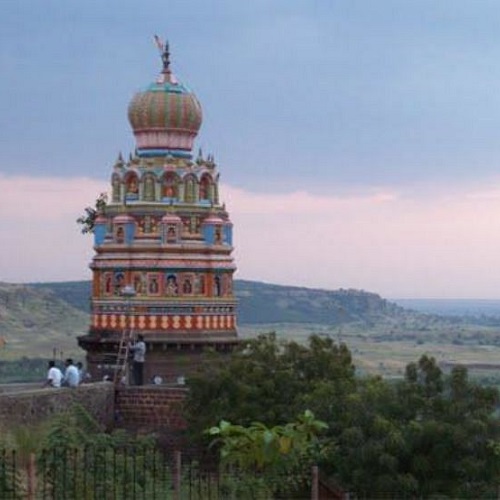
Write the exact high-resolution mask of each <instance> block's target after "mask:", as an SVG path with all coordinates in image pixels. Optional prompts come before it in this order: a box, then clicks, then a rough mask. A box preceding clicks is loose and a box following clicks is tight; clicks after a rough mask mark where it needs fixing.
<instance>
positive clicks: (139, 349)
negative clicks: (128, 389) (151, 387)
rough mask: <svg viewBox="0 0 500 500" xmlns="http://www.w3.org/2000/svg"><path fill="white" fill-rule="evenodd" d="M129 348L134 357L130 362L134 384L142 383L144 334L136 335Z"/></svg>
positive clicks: (144, 356)
mask: <svg viewBox="0 0 500 500" xmlns="http://www.w3.org/2000/svg"><path fill="white" fill-rule="evenodd" d="M129 348H130V351H131V352H133V353H134V359H133V363H132V368H133V374H134V384H135V385H143V384H144V361H145V360H146V343H145V342H144V336H143V335H138V336H137V342H136V343H135V344H133V345H130V346H129Z"/></svg>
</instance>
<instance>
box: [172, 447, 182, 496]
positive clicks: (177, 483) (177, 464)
mask: <svg viewBox="0 0 500 500" xmlns="http://www.w3.org/2000/svg"><path fill="white" fill-rule="evenodd" d="M181 469H182V454H181V452H180V451H174V471H173V472H174V500H181Z"/></svg>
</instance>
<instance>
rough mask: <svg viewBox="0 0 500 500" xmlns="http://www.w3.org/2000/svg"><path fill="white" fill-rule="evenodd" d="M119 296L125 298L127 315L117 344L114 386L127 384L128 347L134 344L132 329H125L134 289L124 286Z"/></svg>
mask: <svg viewBox="0 0 500 500" xmlns="http://www.w3.org/2000/svg"><path fill="white" fill-rule="evenodd" d="M120 295H122V296H124V297H126V298H127V314H126V318H125V321H126V323H127V324H126V328H124V329H123V331H122V336H121V338H120V343H119V344H118V352H117V354H116V362H115V373H114V377H113V383H114V385H115V386H117V385H119V384H120V383H121V382H122V381H123V382H124V383H125V384H128V376H129V374H128V361H129V359H128V358H129V353H130V345H131V343H132V342H134V340H135V338H134V334H133V330H132V328H130V327H129V328H127V326H129V321H130V299H131V298H132V297H134V296H135V288H134V287H133V286H132V285H125V286H124V287H123V288H122V290H121V292H120Z"/></svg>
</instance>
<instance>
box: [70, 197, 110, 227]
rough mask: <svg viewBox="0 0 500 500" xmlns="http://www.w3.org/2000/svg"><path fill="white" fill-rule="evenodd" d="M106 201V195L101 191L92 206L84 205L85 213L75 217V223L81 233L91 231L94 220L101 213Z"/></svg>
mask: <svg viewBox="0 0 500 500" xmlns="http://www.w3.org/2000/svg"><path fill="white" fill-rule="evenodd" d="M107 202H108V195H107V194H106V193H101V194H100V195H99V196H98V197H97V199H96V200H95V204H94V206H93V207H85V213H84V214H83V215H82V216H81V217H78V219H76V222H77V224H80V226H81V232H82V234H86V233H93V232H94V226H95V220H96V218H97V216H98V215H99V214H100V213H102V212H103V211H104V209H105V207H106V204H107Z"/></svg>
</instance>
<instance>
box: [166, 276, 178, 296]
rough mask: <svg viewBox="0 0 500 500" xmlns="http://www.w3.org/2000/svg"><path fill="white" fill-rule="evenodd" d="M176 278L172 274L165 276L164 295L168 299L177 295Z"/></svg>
mask: <svg viewBox="0 0 500 500" xmlns="http://www.w3.org/2000/svg"><path fill="white" fill-rule="evenodd" d="M177 292H178V290H177V278H176V277H175V275H174V274H169V275H168V276H167V286H166V288H165V293H166V295H168V296H169V297H172V296H174V295H177Z"/></svg>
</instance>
